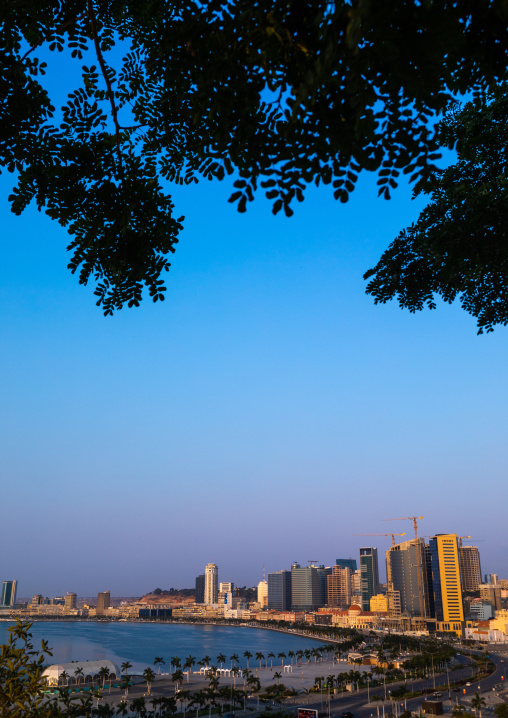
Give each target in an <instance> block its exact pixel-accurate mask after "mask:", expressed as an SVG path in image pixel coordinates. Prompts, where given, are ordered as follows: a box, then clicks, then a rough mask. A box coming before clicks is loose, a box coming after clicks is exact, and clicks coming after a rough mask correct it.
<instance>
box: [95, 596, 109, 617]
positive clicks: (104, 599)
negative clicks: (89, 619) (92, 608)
mask: <svg viewBox="0 0 508 718" xmlns="http://www.w3.org/2000/svg"><path fill="white" fill-rule="evenodd" d="M110 606H111V593H110V592H109V591H103V592H102V593H98V594H97V611H96V612H97V613H99V614H101V613H106V611H107V610H108V608H109V607H110Z"/></svg>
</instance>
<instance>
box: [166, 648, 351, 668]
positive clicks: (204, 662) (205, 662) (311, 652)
mask: <svg viewBox="0 0 508 718" xmlns="http://www.w3.org/2000/svg"><path fill="white" fill-rule="evenodd" d="M339 649H340V650H339ZM344 650H347V649H344V648H342V647H341V646H335V645H332V644H326V645H324V646H317V647H314V648H307V649H306V650H298V651H291V650H290V651H288V652H287V654H286V653H284V652H283V651H280V652H279V653H278V654H277V655H276V654H275V653H274V652H273V651H270V652H269V653H268V654H267V656H266V658H265V655H264V653H262V652H261V651H257V652H256V653H255V654H253V653H251V652H250V651H244V653H243V656H244V658H245V659H246V665H247V670H249V668H250V663H249V661H250V659H251V658H254V657H255V659H256V661H259V667H260V668H262V667H263V666H262V663H263V661H265V668H267V667H268V660H269V661H270V668H273V661H274V659H275V658H279V659H281V665H284V659H286V658H289V659H290V662H291V665H293V660H294V659H296V660H298V661H300V662H301V661H302V660H303V659H304V658H305V659H306V660H307V661H308V662H310V661H311V659H312V658H313V659H314V661H317V660H318V659H320V658H322V657H323V655H324V654H325V653H336V654H337V655H338V656H339V655H342V654H343V653H344ZM211 660H212V659H211V657H210V656H208V655H206V656H203V658H202V659H201V660H200V661H198V660H196V658H195V657H194V656H188V657H187V658H186V659H185V661H184V662H183V664H182V661H181V659H180V658H178V657H177V656H175V657H173V658H171V659H170V666H171V668H172V669H180V668H183V670H184V671H185V670H187V669H191V668H193V667H194V666H195V665H198V666H209V665H210V662H211ZM227 660H228V659H227V657H226V656H225V655H224V654H223V653H219V655H218V656H217V664H218V666H220V668H221V669H222V668H223V667H224V663H226V661H227ZM229 660H230V662H231V664H230V665H231V670H232V669H233V668H234V667H235V666H239V664H240V657H239V655H238V653H233V655H232V656H230V657H229ZM154 665H155V666H158V667H159V671H158V672H159V673H160V672H161V666H165V665H166V661H165V660H164V658H163V657H162V656H156V657H155V659H154ZM215 668H217V666H215Z"/></svg>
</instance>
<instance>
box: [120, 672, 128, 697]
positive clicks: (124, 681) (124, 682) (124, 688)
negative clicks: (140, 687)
mask: <svg viewBox="0 0 508 718" xmlns="http://www.w3.org/2000/svg"><path fill="white" fill-rule="evenodd" d="M129 686H130V681H129V676H127V675H125V676H124V677H123V678H122V682H121V683H120V688H121V689H122V691H125V698H127V696H128V695H129Z"/></svg>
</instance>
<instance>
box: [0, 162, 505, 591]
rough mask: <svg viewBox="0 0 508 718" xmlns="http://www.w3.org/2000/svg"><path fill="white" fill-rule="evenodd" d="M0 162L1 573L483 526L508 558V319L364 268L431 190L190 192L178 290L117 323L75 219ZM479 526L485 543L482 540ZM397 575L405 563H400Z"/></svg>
mask: <svg viewBox="0 0 508 718" xmlns="http://www.w3.org/2000/svg"><path fill="white" fill-rule="evenodd" d="M11 183H12V178H11V177H9V176H8V175H3V176H2V177H1V178H0V218H1V263H0V311H1V318H2V332H1V336H0V342H1V352H0V372H1V376H2V395H1V407H2V410H1V451H0V471H1V476H2V493H1V501H0V542H1V545H2V547H3V550H2V551H1V553H0V580H5V579H11V578H17V579H18V580H19V594H20V595H23V596H29V595H31V594H33V593H36V592H37V593H43V594H45V595H58V594H61V593H63V592H65V591H76V592H77V593H78V594H81V595H92V594H94V593H95V592H97V591H99V590H105V589H110V590H111V591H112V593H113V594H114V595H139V594H141V593H143V592H145V591H148V590H150V589H154V588H155V587H157V586H160V587H161V588H169V587H170V586H175V587H189V586H192V585H193V584H194V578H195V576H196V575H197V574H199V573H202V572H203V571H204V566H205V564H206V563H208V562H215V563H217V564H218V565H219V576H220V580H232V581H234V582H235V583H236V584H238V585H243V584H247V585H251V584H254V583H255V582H257V581H259V580H260V579H261V576H262V567H263V563H265V564H266V569H267V571H273V570H279V569H281V568H287V567H289V566H290V564H291V562H292V561H295V560H298V561H300V563H302V565H305V564H306V563H307V561H308V560H309V559H317V560H319V562H322V563H325V564H327V565H329V564H331V563H332V562H334V561H335V559H336V558H337V557H349V556H352V557H357V556H358V547H359V546H360V545H375V546H378V548H379V551H380V564H381V566H383V564H384V558H383V557H384V550H385V549H386V548H387V547H388V545H389V542H390V541H389V539H385V538H383V537H379V538H377V537H372V538H370V537H359V536H353V534H355V533H361V532H365V533H369V532H376V533H377V532H388V531H396V532H403V531H407V536H406V537H405V538H410V537H411V535H412V533H411V531H412V524H410V522H408V521H406V522H404V521H398V522H391V523H384V522H383V521H382V519H387V518H391V517H398V516H407V515H413V514H416V515H419V516H424V517H425V518H424V520H423V521H422V522H421V524H420V525H421V534H422V535H427V536H428V535H432V534H434V533H436V532H457V533H459V534H460V535H468V534H469V535H471V536H472V537H473V539H475V541H478V544H477V545H478V546H479V548H480V552H481V559H482V570H483V572H484V573H485V572H496V573H499V574H501V575H502V576H508V558H507V556H508V552H507V550H506V549H507V539H506V519H505V516H506V505H507V489H506V473H507V468H506V467H507V465H508V441H507V440H506V424H507V413H508V408H507V407H508V401H507V399H508V391H507V384H506V365H507V361H506V359H507V351H508V332H507V330H506V329H503V328H500V329H497V330H496V331H495V332H494V333H493V334H490V335H484V336H480V337H479V336H477V334H476V326H475V321H474V320H473V319H472V318H471V317H469V316H468V315H467V314H466V313H465V312H463V311H462V310H461V309H460V307H459V306H458V305H456V306H451V307H449V306H443V305H442V304H439V305H438V309H437V310H436V311H433V312H431V311H425V312H423V313H419V314H417V315H411V314H409V313H407V312H403V311H401V310H400V309H398V307H397V306H396V305H395V304H391V305H385V306H377V307H376V306H374V303H373V301H372V299H371V298H369V297H367V296H366V295H365V294H364V291H365V282H364V280H363V279H362V274H363V272H364V271H365V270H367V269H368V268H370V267H371V266H373V265H374V264H375V262H376V261H377V259H378V257H379V256H380V254H381V252H382V250H383V249H384V248H385V247H386V246H387V245H388V243H389V241H390V240H391V239H392V238H393V237H394V236H395V235H396V234H397V232H398V231H399V230H400V229H401V228H402V227H404V226H406V225H407V224H409V223H410V222H411V221H412V220H414V219H416V217H417V215H418V211H419V209H420V208H421V207H422V202H421V201H420V200H418V201H416V202H412V201H411V193H410V190H409V189H408V188H407V187H402V188H400V189H399V191H397V192H396V193H395V196H394V199H393V200H391V201H390V202H386V201H384V200H380V199H377V197H376V187H375V180H374V179H373V178H372V177H368V176H366V177H364V178H363V180H362V181H361V183H360V185H359V187H358V189H357V190H356V191H355V192H354V194H353V195H352V198H351V201H350V202H349V204H348V205H346V206H344V205H341V204H339V203H338V202H335V201H334V200H333V198H332V196H331V192H330V191H329V189H328V188H320V189H315V188H314V189H312V190H311V191H309V192H308V194H307V198H306V200H305V202H304V203H303V204H302V205H299V206H297V207H295V210H296V211H295V215H294V216H293V217H292V218H291V219H287V218H285V217H283V216H281V215H279V216H277V217H273V216H272V214H271V207H270V205H269V203H268V202H266V201H265V200H264V199H263V198H262V197H261V196H259V197H258V199H256V201H255V202H254V204H253V205H251V206H250V207H249V210H248V212H247V213H246V214H244V215H240V214H238V213H237V212H236V210H235V208H234V207H233V206H232V205H230V204H228V203H227V198H228V196H229V194H230V191H231V184H229V183H228V182H224V183H209V182H207V181H203V182H202V183H201V184H200V185H199V186H198V187H193V188H184V189H181V188H179V189H177V190H176V191H175V193H174V197H175V203H176V212H177V213H178V215H179V214H184V215H186V220H185V229H184V232H183V233H182V235H181V242H180V244H179V245H178V248H177V252H176V254H175V256H174V260H173V266H172V268H171V271H170V273H169V274H167V275H166V276H167V281H168V291H167V300H166V301H165V302H164V303H163V304H157V305H153V304H152V303H151V302H150V301H149V300H148V299H147V300H146V301H145V302H143V304H142V306H141V307H140V308H139V309H131V310H129V309H124V310H123V311H121V312H119V313H118V314H116V315H115V316H114V317H113V318H104V317H103V315H102V312H101V311H100V310H99V309H98V308H96V307H95V302H94V296H93V288H92V287H91V286H90V287H88V288H83V287H81V286H79V285H78V282H77V279H76V277H73V276H72V275H71V274H70V272H69V271H68V270H67V268H66V264H67V262H68V258H69V256H68V254H67V253H66V251H65V248H66V244H67V242H68V236H67V234H66V232H65V231H64V230H63V229H62V228H60V227H59V226H58V225H57V224H56V223H54V222H51V221H50V220H49V219H48V218H46V217H45V216H44V215H40V214H38V213H37V211H36V210H35V209H33V208H31V209H29V210H28V211H27V212H26V213H25V214H24V215H23V216H22V217H21V218H17V217H15V216H14V215H12V214H11V213H10V210H9V205H8V202H7V194H8V192H9V189H10V186H11ZM473 543H474V542H473ZM381 570H382V573H383V574H384V568H382V569H381Z"/></svg>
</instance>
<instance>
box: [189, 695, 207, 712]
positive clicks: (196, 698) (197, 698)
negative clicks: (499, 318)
mask: <svg viewBox="0 0 508 718" xmlns="http://www.w3.org/2000/svg"><path fill="white" fill-rule="evenodd" d="M205 703H206V697H205V695H204V693H203V691H196V692H195V693H193V695H192V698H191V699H190V705H192V706H196V718H198V715H199V710H200V708H201V706H203V705H205Z"/></svg>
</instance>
